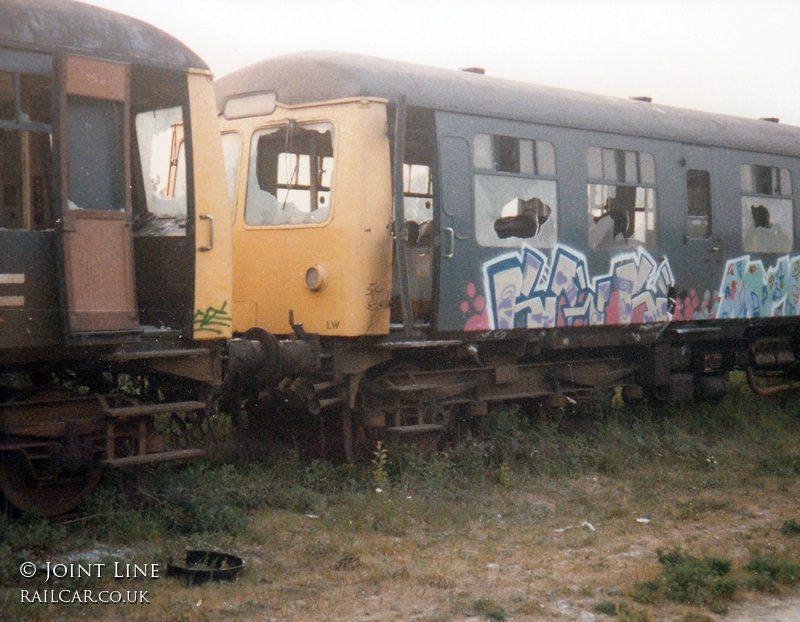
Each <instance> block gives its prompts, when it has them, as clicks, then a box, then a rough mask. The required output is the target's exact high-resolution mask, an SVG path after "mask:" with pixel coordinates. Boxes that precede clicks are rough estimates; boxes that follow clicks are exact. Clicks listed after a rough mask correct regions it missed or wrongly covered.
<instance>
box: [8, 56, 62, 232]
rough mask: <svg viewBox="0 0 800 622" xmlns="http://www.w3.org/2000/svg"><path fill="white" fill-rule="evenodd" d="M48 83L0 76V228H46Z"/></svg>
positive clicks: (25, 76)
mask: <svg viewBox="0 0 800 622" xmlns="http://www.w3.org/2000/svg"><path fill="white" fill-rule="evenodd" d="M51 88H52V80H51V79H50V77H48V76H45V75H38V74H26V73H15V72H13V71H0V228H4V229H45V228H47V227H50V226H52V214H51V201H50V199H51V197H50V177H51V171H52V148H51V147H52V144H51V127H50V123H51V121H52V99H51V96H50V91H51Z"/></svg>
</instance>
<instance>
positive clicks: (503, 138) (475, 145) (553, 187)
mask: <svg viewBox="0 0 800 622" xmlns="http://www.w3.org/2000/svg"><path fill="white" fill-rule="evenodd" d="M486 138H488V139H489V140H488V144H489V154H490V155H491V166H487V163H488V161H487V160H486V159H485V155H486V145H485V144H484V145H483V146H481V145H480V142H484V141H485V139H486ZM509 141H516V148H515V149H514V152H515V155H516V164H517V166H516V169H517V170H509V168H510V167H509V166H508V165H507V163H508V161H509V160H508V158H506V159H505V164H503V162H501V161H500V156H499V154H498V151H499V150H500V149H501V148H502V147H503V143H509ZM525 143H530V148H529V149H530V152H529V156H530V157H527V156H525V155H524V151H523V145H524V144H525ZM506 148H509V147H508V145H506ZM471 149H472V185H473V193H474V197H475V198H474V205H473V218H474V222H475V241H476V242H477V243H478V244H479V245H480V246H481V247H483V248H519V247H520V246H521V245H522V244H526V245H528V246H530V247H532V248H541V249H551V248H554V247H555V246H556V245H557V244H558V240H559V229H558V167H557V161H556V148H555V144H554V143H553V141H552V140H547V139H546V138H539V137H531V136H530V135H525V136H520V135H508V134H499V133H496V132H479V133H476V134H475V135H474V136H473V139H472V142H471ZM544 151H547V154H546V158H545V157H543V156H544V155H545V154H544ZM479 154H483V156H484V157H483V158H481V155H479ZM501 155H502V154H501ZM501 164H503V165H502V166H501ZM523 164H529V165H530V169H529V170H525V167H524V166H523ZM542 169H545V171H544V172H542ZM486 178H497V179H506V180H509V186H512V185H513V184H514V183H515V182H514V181H511V180H519V181H523V180H529V181H530V182H536V183H537V184H538V183H545V184H548V185H547V186H546V187H545V188H546V194H548V195H552V199H550V201H551V203H553V205H550V204H549V203H545V202H544V201H543V200H542V199H541V197H539V196H537V197H533V196H532V197H530V198H528V199H522V197H521V196H518V197H517V198H516V199H513V198H512V199H511V200H510V201H508V202H507V203H506V204H505V205H501V206H499V213H498V217H497V218H493V215H492V214H491V213H488V212H489V210H481V207H482V204H479V197H481V196H482V195H483V194H486V192H485V190H484V189H482V186H481V182H482V180H484V179H486ZM484 187H485V186H484ZM510 190H511V192H510V194H515V192H514V190H515V189H514V188H510ZM527 193H535V194H541V192H540V191H538V190H534V189H533V187H532V186H529V187H528V189H527ZM515 200H516V201H517V210H518V211H517V214H516V215H511V216H510V217H509V216H503V211H504V209H505V208H507V207H508V206H509V205H511V203H513V202H514V201H515ZM536 200H538V204H534V205H533V208H532V209H533V210H536V211H543V210H544V208H549V210H550V211H549V212H548V213H547V215H546V216H545V219H544V220H543V221H541V223H540V222H539V221H538V217H537V218H536V219H535V223H536V224H535V226H536V232H535V233H534V234H533V235H531V236H519V235H513V234H512V235H508V236H506V237H500V236H499V234H498V232H497V230H496V229H495V227H494V226H493V227H491V232H489V231H488V230H489V227H486V226H481V224H479V223H480V222H481V221H483V220H486V218H483V216H487V218H488V220H487V223H491V222H492V221H494V223H498V222H499V221H500V220H501V219H504V218H515V217H519V216H520V213H519V209H520V206H521V204H522V203H523V202H524V203H526V204H528V203H530V202H532V201H536ZM526 206H527V205H526ZM491 207H492V209H493V210H494V209H495V206H491ZM479 212H482V213H479ZM537 216H538V214H537ZM548 221H549V222H550V223H551V225H549V226H548V225H546V223H547V222H548ZM544 226H548V231H546V232H544V236H543V237H542V238H540V240H536V238H537V237H538V236H539V235H540V234H542V233H543V228H544Z"/></svg>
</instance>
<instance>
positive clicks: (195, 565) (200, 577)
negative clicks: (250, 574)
mask: <svg viewBox="0 0 800 622" xmlns="http://www.w3.org/2000/svg"><path fill="white" fill-rule="evenodd" d="M243 570H244V561H243V560H242V559H241V558H240V557H236V556H235V555H229V554H227V553H216V552H214V551H186V564H185V565H180V564H177V563H173V562H172V559H171V558H170V560H169V561H168V562H167V576H172V577H180V578H181V579H183V580H184V581H185V582H186V583H187V584H188V585H199V584H201V583H207V582H208V581H233V580H234V579H236V578H237V577H238V576H239V575H240V574H241V573H242V571H243Z"/></svg>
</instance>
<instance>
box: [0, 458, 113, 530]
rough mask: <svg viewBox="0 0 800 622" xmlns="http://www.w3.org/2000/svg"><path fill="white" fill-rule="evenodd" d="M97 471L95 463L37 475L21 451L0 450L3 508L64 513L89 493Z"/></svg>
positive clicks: (0, 483) (98, 477) (93, 486)
mask: <svg viewBox="0 0 800 622" xmlns="http://www.w3.org/2000/svg"><path fill="white" fill-rule="evenodd" d="M101 471H102V469H101V466H100V464H99V463H98V464H96V465H94V466H92V467H89V468H88V469H84V470H82V471H80V472H77V473H73V474H70V475H69V476H53V477H49V478H46V479H44V478H42V479H39V478H37V477H36V475H35V473H34V470H33V467H32V466H31V461H30V458H29V456H28V455H27V454H26V453H25V452H24V451H4V452H2V453H0V492H2V496H3V497H4V499H3V500H2V503H3V506H4V509H5V510H6V511H8V510H9V509H16V510H19V511H22V512H34V513H37V514H42V515H44V516H58V515H59V514H64V513H65V512H69V511H70V510H73V509H75V508H76V507H77V506H78V505H80V504H81V502H83V500H84V499H86V497H88V496H89V494H91V492H92V491H93V490H94V489H95V488H96V487H97V483H98V482H99V481H100V475H101ZM9 506H10V507H9Z"/></svg>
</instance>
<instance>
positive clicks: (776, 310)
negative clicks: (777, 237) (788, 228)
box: [712, 255, 800, 318]
mask: <svg viewBox="0 0 800 622" xmlns="http://www.w3.org/2000/svg"><path fill="white" fill-rule="evenodd" d="M791 315H800V256H797V257H790V256H789V255H784V256H783V257H780V258H779V259H778V260H777V262H776V263H775V265H774V266H772V267H770V268H768V269H765V268H764V264H763V262H762V261H761V260H760V259H756V260H751V259H750V256H749V255H745V256H742V257H737V258H736V259H729V260H728V262H727V263H726V264H725V272H724V275H723V277H722V282H721V283H720V286H719V294H718V296H717V300H716V305H715V308H714V310H713V314H712V317H716V318H759V317H779V316H791Z"/></svg>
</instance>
